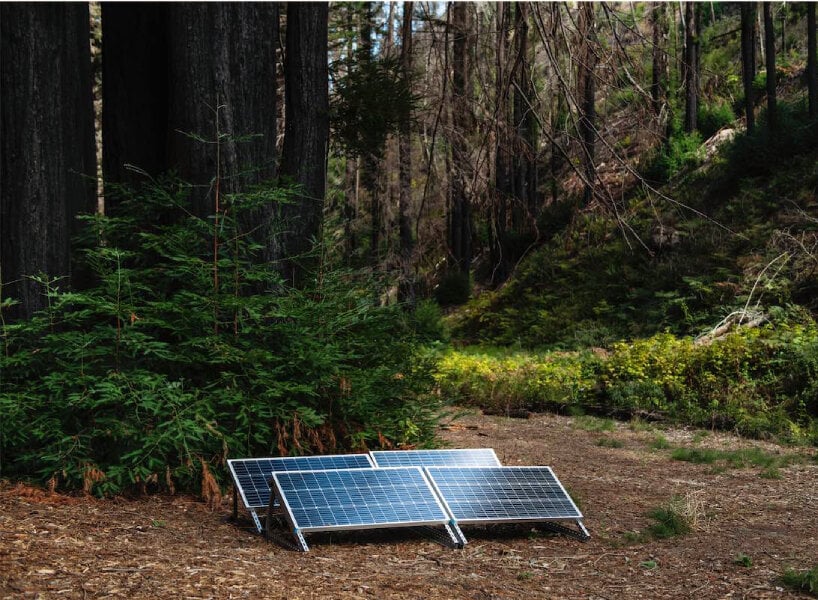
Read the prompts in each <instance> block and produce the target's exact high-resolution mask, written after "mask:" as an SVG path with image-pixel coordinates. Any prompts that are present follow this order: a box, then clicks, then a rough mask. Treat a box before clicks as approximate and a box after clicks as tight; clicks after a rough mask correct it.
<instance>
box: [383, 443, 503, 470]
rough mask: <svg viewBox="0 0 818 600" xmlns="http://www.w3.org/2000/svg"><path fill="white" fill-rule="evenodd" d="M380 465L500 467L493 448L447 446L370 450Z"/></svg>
mask: <svg viewBox="0 0 818 600" xmlns="http://www.w3.org/2000/svg"><path fill="white" fill-rule="evenodd" d="M370 454H371V455H372V460H373V461H374V462H375V465H376V466H378V467H404V466H418V467H438V466H439V467H456V466H463V467H499V466H500V460H499V459H498V458H497V454H495V452H494V450H493V449H492V448H457V449H453V448H446V449H443V450H376V451H373V452H370Z"/></svg>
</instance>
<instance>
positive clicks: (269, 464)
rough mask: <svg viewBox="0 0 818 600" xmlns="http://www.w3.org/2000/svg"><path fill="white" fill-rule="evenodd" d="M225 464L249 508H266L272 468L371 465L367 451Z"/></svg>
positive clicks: (360, 466)
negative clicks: (364, 452) (363, 452)
mask: <svg viewBox="0 0 818 600" xmlns="http://www.w3.org/2000/svg"><path fill="white" fill-rule="evenodd" d="M227 465H228V467H229V468H230V473H231V474H232V475H233V481H234V482H235V484H236V487H237V488H238V491H239V494H240V495H241V499H242V501H243V502H244V506H245V507H246V508H248V509H250V510H253V509H260V508H266V507H267V504H268V503H269V502H270V486H269V481H270V475H271V474H272V473H273V471H305V470H319V469H366V468H371V467H372V466H373V464H372V459H371V458H370V457H369V455H368V454H329V455H325V456H281V457H274V458H240V459H233V460H228V461H227Z"/></svg>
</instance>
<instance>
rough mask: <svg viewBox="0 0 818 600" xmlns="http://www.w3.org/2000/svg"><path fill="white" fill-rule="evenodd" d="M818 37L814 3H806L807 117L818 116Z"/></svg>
mask: <svg viewBox="0 0 818 600" xmlns="http://www.w3.org/2000/svg"><path fill="white" fill-rule="evenodd" d="M816 35H818V31H816V25H815V3H814V2H808V3H807V95H808V97H809V116H810V118H815V117H816V116H818V64H816V63H817V62H818V49H816V44H815V36H816Z"/></svg>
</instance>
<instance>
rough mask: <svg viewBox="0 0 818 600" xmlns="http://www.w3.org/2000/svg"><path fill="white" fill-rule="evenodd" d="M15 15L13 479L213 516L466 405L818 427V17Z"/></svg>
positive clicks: (762, 430)
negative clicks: (227, 502)
mask: <svg viewBox="0 0 818 600" xmlns="http://www.w3.org/2000/svg"><path fill="white" fill-rule="evenodd" d="M0 10H2V14H0V28H2V30H1V31H0V46H1V47H0V64H2V79H1V80H0V85H2V108H1V109H0V110H2V121H1V123H2V132H0V145H1V148H0V149H1V150H2V188H0V196H2V198H1V199H2V204H1V205H0V206H1V209H0V217H1V218H2V221H1V222H0V228H1V229H2V241H1V242H0V262H1V263H2V266H1V268H2V271H0V275H1V277H0V284H1V287H0V291H2V296H0V308H2V317H3V320H2V332H3V333H2V335H3V344H4V351H3V356H2V358H1V359H0V360H2V364H1V365H0V366H2V378H3V381H2V384H3V385H2V390H0V403H2V406H0V408H1V409H2V414H3V418H2V426H0V436H2V437H0V451H2V458H1V459H0V469H2V471H0V474H2V475H6V474H11V475H14V476H33V477H37V478H39V479H41V480H42V481H48V482H50V484H51V485H53V486H69V487H81V488H84V489H85V490H86V491H89V492H90V491H94V492H96V493H116V492H119V491H122V490H125V489H142V490H145V489H155V488H165V489H171V490H172V489H175V488H176V487H177V486H180V485H181V486H186V487H189V486H192V485H194V484H199V483H201V484H202V486H203V488H202V489H203V492H204V493H205V495H207V494H209V493H218V484H219V483H220V482H222V481H223V478H224V470H223V468H222V467H223V465H224V461H225V460H226V459H227V458H228V457H237V456H247V455H264V454H271V453H292V452H295V453H304V452H315V451H340V450H344V449H350V448H368V447H376V446H377V447H394V446H408V445H424V444H431V443H434V425H435V423H436V422H437V421H438V419H439V418H440V416H441V414H442V413H441V410H442V409H444V408H445V406H447V405H448V404H450V403H452V402H456V403H459V404H469V403H471V404H475V405H478V406H481V407H483V408H486V409H489V410H495V411H500V412H506V413H510V412H512V411H526V410H541V409H549V410H557V411H585V410H588V411H594V412H603V413H606V414H614V415H617V416H625V417H632V416H634V415H636V416H639V417H640V418H650V419H662V420H664V419H676V420H682V421H685V422H693V423H696V424H700V425H708V426H713V427H722V428H728V429H735V430H737V431H739V432H740V433H744V434H747V435H753V436H757V437H758V436H762V437H763V436H777V437H779V439H782V440H787V441H791V442H797V443H815V442H816V441H818V425H816V417H818V379H816V376H817V375H818V328H816V325H815V321H814V316H815V312H816V310H818V305H816V302H815V298H816V297H818V296H816V294H815V290H816V284H817V283H818V280H817V279H816V268H815V267H816V265H818V258H816V244H818V237H816V222H817V221H816V213H815V210H816V188H818V167H816V165H817V164H818V160H816V159H818V120H816V112H818V95H817V91H816V90H817V89H818V82H817V81H816V48H815V37H816V26H815V4H812V3H786V4H784V3H699V2H687V3H683V4H670V3H661V2H645V3H640V2H636V3H577V4H568V3H496V4H493V3H492V4H471V3H448V4H447V3H434V2H404V3H380V2H357V3H332V4H321V3H263V4H255V3H254V4H238V3H237V4H221V3H208V4H172V3H171V4H127V3H104V2H103V3H101V4H96V3H93V4H91V5H86V4H60V5H54V4H25V3H21V4H11V3H3V4H2V5H0ZM444 310H445V313H444ZM464 346H466V347H465V348H464ZM207 490H209V491H207Z"/></svg>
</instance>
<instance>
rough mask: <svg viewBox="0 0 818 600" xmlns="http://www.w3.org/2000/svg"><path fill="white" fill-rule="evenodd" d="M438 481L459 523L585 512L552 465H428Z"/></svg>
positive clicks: (564, 516) (579, 515) (570, 515)
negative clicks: (581, 509) (563, 484)
mask: <svg viewBox="0 0 818 600" xmlns="http://www.w3.org/2000/svg"><path fill="white" fill-rule="evenodd" d="M426 472H427V473H428V475H429V477H430V479H431V481H432V485H433V486H434V487H435V489H436V491H437V493H438V495H439V496H440V498H441V500H442V501H443V504H444V506H445V507H446V509H447V510H448V512H449V514H451V516H452V517H453V518H454V519H455V520H456V522H457V523H458V525H464V524H469V523H501V522H509V523H510V522H524V521H558V520H574V521H576V523H577V525H578V526H579V528H580V531H581V533H582V536H580V537H583V538H585V537H587V535H588V534H587V530H586V529H585V527H584V526H583V524H582V518H583V516H582V513H581V512H580V510H579V509H578V508H577V506H576V504H574V501H573V500H572V499H571V497H570V496H569V495H568V493H567V492H566V491H565V488H564V487H563V486H562V484H561V483H560V481H559V479H557V477H556V475H554V472H553V471H552V470H551V468H550V467H427V468H426Z"/></svg>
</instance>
